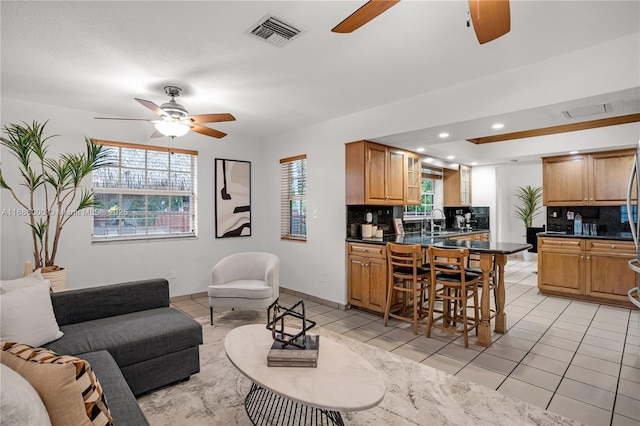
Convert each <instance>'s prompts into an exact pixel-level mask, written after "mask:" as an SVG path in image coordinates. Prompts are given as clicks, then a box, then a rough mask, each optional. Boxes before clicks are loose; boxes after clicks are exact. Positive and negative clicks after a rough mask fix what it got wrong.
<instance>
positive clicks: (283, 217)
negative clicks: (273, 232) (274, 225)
mask: <svg viewBox="0 0 640 426" xmlns="http://www.w3.org/2000/svg"><path fill="white" fill-rule="evenodd" d="M280 238H281V239H285V240H298V241H306V240H307V156H306V155H299V156H296V157H290V158H283V159H282V160H280Z"/></svg>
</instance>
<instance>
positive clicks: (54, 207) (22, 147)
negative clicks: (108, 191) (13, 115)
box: [0, 121, 110, 288]
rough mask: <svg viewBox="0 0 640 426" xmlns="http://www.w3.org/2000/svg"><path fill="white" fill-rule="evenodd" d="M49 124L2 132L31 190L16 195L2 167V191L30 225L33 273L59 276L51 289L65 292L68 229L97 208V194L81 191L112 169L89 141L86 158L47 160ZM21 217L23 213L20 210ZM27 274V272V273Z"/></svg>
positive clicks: (101, 151) (76, 155)
mask: <svg viewBox="0 0 640 426" xmlns="http://www.w3.org/2000/svg"><path fill="white" fill-rule="evenodd" d="M46 124H47V122H44V123H43V124H40V123H38V122H36V121H33V123H32V124H31V125H29V124H27V123H24V122H23V123H22V124H9V125H5V126H3V129H2V130H3V133H4V135H3V136H2V137H0V143H1V144H2V145H3V146H5V147H6V148H7V149H8V150H9V152H10V153H11V154H12V155H13V156H14V157H15V158H16V160H17V167H18V171H19V174H20V177H21V179H20V180H21V181H20V182H19V183H18V185H20V186H23V187H25V188H27V192H26V194H24V191H19V190H17V187H16V186H15V184H13V183H11V184H10V183H9V182H7V181H6V180H5V176H4V175H3V173H2V172H3V168H2V167H0V188H2V189H6V190H8V191H9V192H10V193H11V196H12V197H13V198H14V199H15V201H16V202H17V203H18V205H19V210H20V214H21V215H24V216H25V217H26V218H27V219H28V222H27V225H28V226H29V227H30V229H31V239H32V242H33V258H34V264H33V266H34V269H39V268H41V271H42V272H43V274H45V275H46V273H52V274H54V276H53V277H51V278H53V281H52V288H54V284H55V287H57V288H59V287H62V288H64V282H65V280H66V270H65V269H64V268H60V267H59V266H58V265H57V264H56V255H57V254H58V244H59V243H60V236H61V234H62V230H63V229H64V226H65V224H66V223H67V222H68V221H69V220H70V219H71V218H72V217H74V216H76V215H77V214H78V212H80V211H82V210H84V209H87V208H94V207H97V203H96V201H95V199H94V197H93V191H91V190H87V189H85V188H84V187H82V186H81V183H82V180H83V179H84V178H85V177H86V176H88V175H89V174H91V173H92V172H93V171H94V170H97V169H98V168H101V167H104V166H107V165H109V164H110V162H109V160H108V158H107V152H106V151H105V150H104V147H103V146H102V145H98V144H95V143H94V142H93V141H92V140H91V139H90V138H87V137H85V143H86V151H85V152H84V153H67V154H61V155H60V156H59V157H58V158H50V157H48V152H47V151H48V148H49V147H48V145H47V141H48V140H49V139H50V138H52V137H54V136H55V135H53V136H46V137H45V136H44V128H45V126H46ZM16 212H18V210H16ZM25 272H28V271H25Z"/></svg>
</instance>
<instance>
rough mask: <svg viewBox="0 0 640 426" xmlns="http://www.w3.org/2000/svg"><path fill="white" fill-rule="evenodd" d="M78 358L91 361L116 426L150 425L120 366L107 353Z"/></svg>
mask: <svg viewBox="0 0 640 426" xmlns="http://www.w3.org/2000/svg"><path fill="white" fill-rule="evenodd" d="M78 358H82V359H84V360H87V361H89V364H91V368H93V372H94V373H95V374H96V377H97V378H98V380H100V384H101V385H102V392H103V393H104V395H105V397H106V399H107V402H108V403H109V411H110V412H111V417H113V423H114V425H116V426H145V425H148V424H149V422H148V421H147V419H146V417H145V416H144V413H143V412H142V410H141V409H140V406H139V405H138V402H137V401H136V397H135V396H134V395H133V393H132V392H131V389H130V388H129V385H127V382H126V380H125V378H124V376H123V375H122V372H121V371H120V368H118V364H116V362H115V361H114V360H113V357H112V356H111V355H109V352H107V351H98V352H89V353H86V354H79V355H78Z"/></svg>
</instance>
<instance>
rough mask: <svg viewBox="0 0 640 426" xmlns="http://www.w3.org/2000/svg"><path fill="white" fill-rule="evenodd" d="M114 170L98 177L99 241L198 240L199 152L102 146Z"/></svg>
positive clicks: (95, 226)
mask: <svg viewBox="0 0 640 426" xmlns="http://www.w3.org/2000/svg"><path fill="white" fill-rule="evenodd" d="M96 143H98V144H100V145H104V146H106V147H107V152H108V153H109V160H110V161H111V162H112V163H113V165H112V166H110V167H105V168H102V169H98V170H97V171H95V172H94V173H93V191H94V194H95V199H96V201H98V202H99V203H100V206H101V207H100V208H98V209H96V210H95V215H94V220H93V241H94V242H96V241H111V240H136V239H137V240H140V239H145V240H146V239H151V238H177V237H191V236H195V235H196V214H197V209H196V183H197V159H198V152H197V151H190V150H182V149H174V148H164V147H156V146H148V145H138V144H129V143H124V142H112V141H100V140H98V141H96Z"/></svg>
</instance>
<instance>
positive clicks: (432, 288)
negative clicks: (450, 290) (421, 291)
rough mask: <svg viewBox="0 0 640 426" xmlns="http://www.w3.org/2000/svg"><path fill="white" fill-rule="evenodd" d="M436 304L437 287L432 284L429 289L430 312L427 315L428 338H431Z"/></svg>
mask: <svg viewBox="0 0 640 426" xmlns="http://www.w3.org/2000/svg"><path fill="white" fill-rule="evenodd" d="M435 304H436V285H435V283H431V286H430V287H429V311H428V313H427V315H428V317H427V337H431V327H432V326H433V315H434V311H435V308H436V306H435Z"/></svg>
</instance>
